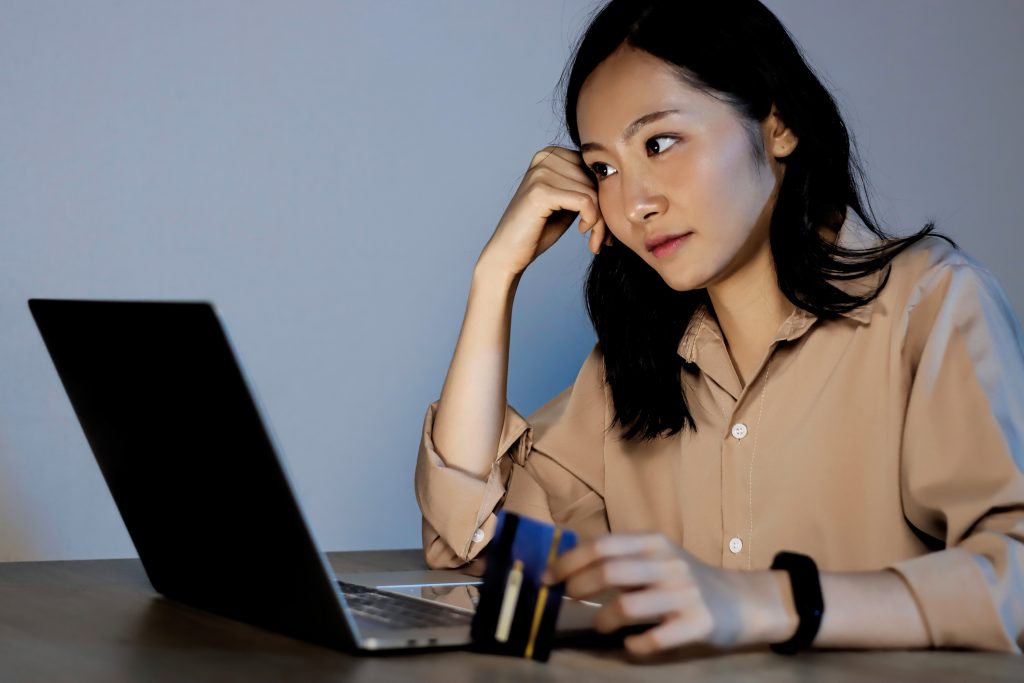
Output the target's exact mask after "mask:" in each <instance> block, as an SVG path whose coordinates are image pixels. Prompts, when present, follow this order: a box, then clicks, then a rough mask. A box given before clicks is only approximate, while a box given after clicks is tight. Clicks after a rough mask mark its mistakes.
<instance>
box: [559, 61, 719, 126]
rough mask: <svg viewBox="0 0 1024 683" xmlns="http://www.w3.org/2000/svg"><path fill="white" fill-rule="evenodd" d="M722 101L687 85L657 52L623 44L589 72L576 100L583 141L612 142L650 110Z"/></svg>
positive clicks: (703, 111) (691, 111)
mask: <svg viewBox="0 0 1024 683" xmlns="http://www.w3.org/2000/svg"><path fill="white" fill-rule="evenodd" d="M722 105H723V103H722V102H720V101H718V100H716V99H715V98H713V97H711V96H710V95H707V94H706V93H704V92H701V91H700V90H697V89H696V88H694V87H692V86H690V85H687V84H686V83H684V82H683V81H682V80H680V78H679V76H678V75H677V74H676V72H675V71H674V70H673V69H672V67H671V66H670V65H669V64H667V63H666V62H664V61H663V60H661V59H660V58H658V57H655V56H654V55H652V54H650V53H648V52H644V51H642V50H638V49H636V48H634V47H631V46H629V45H626V44H623V45H622V46H620V47H619V48H618V49H617V50H616V51H615V52H613V53H612V54H611V55H609V56H608V57H607V58H606V59H605V60H604V61H603V62H601V63H600V64H598V66H597V68H596V69H594V71H593V72H591V74H590V75H589V76H588V77H587V79H586V80H585V81H584V82H583V86H582V88H581V89H580V95H579V99H578V100H577V103H576V124H577V127H578V129H579V133H580V141H581V142H598V141H600V142H602V143H605V144H613V143H615V142H617V141H618V138H619V134H620V133H621V132H622V130H623V129H624V128H625V127H626V126H627V125H629V124H630V123H631V122H632V121H634V120H636V119H637V118H639V117H640V116H643V115H645V114H650V113H651V112H656V111H664V110H667V109H679V110H681V111H682V112H683V114H684V115H692V116H701V115H708V114H710V113H712V112H717V111H718V110H720V109H721V106H722Z"/></svg>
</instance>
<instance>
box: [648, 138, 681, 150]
mask: <svg viewBox="0 0 1024 683" xmlns="http://www.w3.org/2000/svg"><path fill="white" fill-rule="evenodd" d="M659 140H669V143H668V144H665V145H662V144H660V143H659V142H658V141H659ZM677 142H679V138H677V137H674V136H672V135H659V136H658V137H656V138H651V139H650V140H648V141H647V149H649V150H651V151H653V152H654V153H655V154H661V153H662V152H664V151H665V150H666V149H668V148H669V147H671V146H672V145H674V144H676V143H677ZM652 145H653V147H654V148H656V149H652Z"/></svg>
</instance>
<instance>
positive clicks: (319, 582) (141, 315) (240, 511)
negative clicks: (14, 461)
mask: <svg viewBox="0 0 1024 683" xmlns="http://www.w3.org/2000/svg"><path fill="white" fill-rule="evenodd" d="M29 308H30V310H31V311H32V315H33V317H34V318H35V321H36V324H37V326H38V327H39V331H40V332H41V333H42V337H43V340H44V342H45V343H46V348H47V349H48V351H49V353H50V356H51V358H52V359H53V363H54V365H55V366H56V368H57V373H58V375H59V376H60V379H61V382H63V384H64V388H65V390H66V391H67V394H68V397H69V398H70V400H71V405H72V407H73V408H74V410H75V413H76V415H77V416H78V419H79V422H80V423H81V425H82V429H83V430H84V432H85V435H86V438H87V439H88V442H89V445H90V446H91V448H92V451H93V454H94V455H95V457H96V461H97V462H98V463H99V466H100V470H101V471H102V473H103V477H104V479H105V480H106V482H107V485H108V487H109V488H110V492H111V494H112V495H113V498H114V501H115V503H116V504H117V508H118V511H119V512H120V513H121V517H122V519H123V520H124V523H125V526H126V527H127V528H128V533H129V535H130V536H131V539H132V542H133V543H134V544H135V548H136V550H137V551H138V553H139V558H140V559H141V561H142V564H143V567H144V568H145V570H146V574H147V575H148V577H149V580H150V582H151V583H152V584H153V587H154V588H155V589H156V590H157V591H159V592H160V593H162V594H163V595H165V596H166V597H168V598H170V599H172V600H176V601H179V602H183V603H186V604H188V605H192V606H194V607H197V608H199V609H203V610H207V611H210V612H215V613H217V614H221V615H224V616H227V617H230V618H232V619H237V620H239V621H244V622H247V623H250V624H253V625H255V626H260V627H262V628H266V629H269V630H272V631H277V632H279V633H283V634H285V635H289V636H292V637H295V638H299V639H302V640H306V641H310V642H314V643H318V644H321V645H325V646H328V647H333V648H336V649H349V648H351V647H353V646H354V638H353V636H352V634H353V633H354V632H355V625H354V623H352V622H351V621H350V619H351V618H352V617H351V615H350V614H349V613H348V612H347V610H344V609H343V608H342V605H341V601H340V598H339V596H338V592H337V590H336V584H335V583H334V578H333V576H332V575H331V574H330V573H329V571H328V568H327V566H326V564H325V560H324V557H323V555H322V554H321V553H320V551H319V549H318V548H317V546H316V543H315V540H314V539H313V536H312V534H311V533H310V530H309V527H308V525H307V524H306V520H305V518H304V515H303V513H302V510H301V509H300V507H299V505H298V502H297V500H296V498H295V495H294V493H293V492H292V489H291V487H290V485H289V483H288V479H287V476H286V473H285V471H284V469H283V467H282V465H281V463H280V461H279V459H278V457H277V455H276V452H275V449H274V446H273V444H272V441H271V437H270V435H269V434H268V432H267V429H266V428H265V425H264V422H263V420H262V419H261V417H260V413H259V410H258V408H257V406H256V405H255V403H254V401H253V398H252V395H251V393H250V392H249V389H248V386H247V384H246V381H245V379H244V377H243V374H242V371H241V368H240V367H239V365H238V363H237V362H236V359H235V355H234V353H233V351H232V348H231V344H230V342H229V340H228V338H227V336H226V334H225V332H224V329H223V327H222V326H221V324H220V321H219V320H218V317H217V314H216V312H215V311H214V308H213V307H212V306H211V305H210V304H209V303H203V302H195V303H186V302H135V301H72V300H43V299H32V300H30V301H29Z"/></svg>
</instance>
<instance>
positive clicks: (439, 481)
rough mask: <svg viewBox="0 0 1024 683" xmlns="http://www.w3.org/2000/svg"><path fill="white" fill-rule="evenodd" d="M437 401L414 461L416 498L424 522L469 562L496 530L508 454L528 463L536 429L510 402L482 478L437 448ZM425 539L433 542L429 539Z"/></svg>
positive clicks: (504, 486)
mask: <svg viewBox="0 0 1024 683" xmlns="http://www.w3.org/2000/svg"><path fill="white" fill-rule="evenodd" d="M437 404H438V401H434V402H433V403H431V404H430V406H429V407H428V408H427V414H426V416H425V417H424V421H423V434H422V438H421V440H420V448H419V454H418V456H417V460H416V500H417V502H418V503H419V506H420V511H421V512H422V514H423V518H424V521H425V522H426V525H429V527H431V528H433V530H434V531H435V532H436V534H437V535H438V536H439V537H440V539H441V540H442V541H444V542H445V543H446V544H447V545H448V546H449V547H450V548H451V550H452V552H453V553H454V554H455V555H456V556H457V557H458V558H459V559H460V560H462V561H463V562H468V561H470V560H472V559H473V558H474V557H475V556H477V555H478V554H479V553H480V551H481V550H483V548H484V547H485V546H486V545H487V543H488V541H490V539H491V537H492V536H493V535H494V528H495V524H496V518H495V514H494V512H495V509H496V508H497V507H498V505H499V504H500V503H501V501H502V499H503V498H504V496H505V491H506V486H507V483H508V477H509V473H510V471H511V462H509V460H508V458H510V459H511V460H512V461H514V462H515V463H517V464H519V465H523V464H525V462H526V459H527V458H528V457H529V453H530V449H531V448H532V445H533V444H532V429H530V425H529V423H527V421H526V420H525V419H524V418H523V417H522V415H520V414H519V413H518V412H516V410H515V409H514V408H512V407H511V406H509V405H507V404H506V406H505V422H504V425H503V426H502V430H501V436H500V438H499V441H498V452H497V454H496V456H495V459H494V462H493V463H492V464H491V469H490V472H488V475H487V478H486V479H483V480H482V479H480V478H479V477H477V476H476V475H474V474H472V473H470V472H467V471H465V470H462V469H459V468H457V467H450V466H449V465H448V464H447V463H446V462H445V460H444V458H443V457H442V456H441V454H440V453H438V452H437V449H436V448H435V447H434V440H433V427H434V417H435V414H436V411H437ZM506 456H507V457H506ZM426 525H425V526H426ZM424 542H425V545H428V544H429V541H428V539H426V538H424ZM428 564H430V559H429V558H428Z"/></svg>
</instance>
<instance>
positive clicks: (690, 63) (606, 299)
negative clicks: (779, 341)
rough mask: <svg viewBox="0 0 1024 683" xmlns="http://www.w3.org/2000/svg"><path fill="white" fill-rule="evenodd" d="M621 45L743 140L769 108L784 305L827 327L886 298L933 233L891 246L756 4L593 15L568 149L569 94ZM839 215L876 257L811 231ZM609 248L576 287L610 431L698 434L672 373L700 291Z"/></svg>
mask: <svg viewBox="0 0 1024 683" xmlns="http://www.w3.org/2000/svg"><path fill="white" fill-rule="evenodd" d="M623 43H627V44H628V45H630V46H632V47H634V48H637V49H640V50H643V51H645V52H648V53H650V54H651V55H654V56H655V57H659V58H660V59H662V60H664V61H665V62H668V63H669V64H670V65H675V71H676V72H677V74H678V75H679V78H680V79H681V80H682V81H683V82H685V83H686V84H687V85H690V86H692V87H695V88H697V89H699V90H701V91H703V92H705V93H708V94H710V95H713V96H715V97H717V98H719V99H721V100H723V101H725V102H727V103H728V104H730V105H731V106H732V107H733V108H734V109H735V111H736V112H737V113H738V114H739V115H740V117H741V118H742V119H743V120H744V122H745V123H746V124H747V125H748V130H753V128H754V126H756V122H760V121H763V120H764V119H765V118H766V117H767V116H768V115H769V113H770V112H771V107H772V104H773V103H774V104H775V106H776V107H777V108H778V111H779V115H780V116H781V118H782V120H783V121H785V123H786V125H787V126H788V127H789V128H790V129H791V130H792V131H793V133H794V134H795V135H796V137H797V139H798V140H799V144H798V145H797V146H796V149H795V150H794V151H793V152H792V153H791V154H790V155H789V156H787V157H785V158H783V159H781V160H780V161H781V162H782V163H784V164H785V168H786V172H785V175H784V177H783V181H782V184H781V186H780V188H779V191H778V195H777V199H776V204H775V207H774V210H773V213H772V216H771V224H770V237H769V241H770V244H771V252H772V258H773V259H774V262H775V269H776V272H777V275H778V283H779V288H780V289H781V291H782V293H783V294H784V295H785V296H786V298H787V299H789V301H791V302H792V303H793V304H794V305H796V306H798V307H800V308H802V309H804V310H807V311H809V312H810V313H813V314H814V315H816V316H819V317H821V318H825V319H828V318H835V317H837V316H839V315H842V314H844V313H848V312H850V311H852V310H854V309H856V308H858V307H859V306H862V305H864V304H865V303H867V302H869V301H871V300H872V299H874V298H875V297H876V296H878V293H879V292H880V291H881V289H882V287H884V286H885V283H886V281H887V280H888V275H889V270H888V266H889V263H890V262H891V261H892V259H893V258H895V257H896V255H897V254H899V253H900V252H901V251H903V250H904V249H906V248H907V247H909V246H910V245H912V244H913V243H915V242H917V241H918V240H920V239H921V238H923V237H925V236H926V235H928V234H929V233H931V232H932V230H933V229H934V227H935V226H934V224H933V223H931V222H929V223H928V224H926V225H925V227H924V228H922V229H921V230H920V231H919V232H917V233H915V234H913V235H910V236H908V237H904V238H895V237H892V236H890V235H887V234H886V233H885V232H883V231H882V229H881V228H879V227H878V225H877V220H876V219H875V218H874V217H873V212H872V211H871V208H870V201H869V199H868V197H867V195H866V192H865V191H864V190H863V189H862V188H863V186H864V184H865V180H864V174H863V171H862V169H861V166H860V164H859V162H858V160H857V157H856V154H855V152H854V151H853V150H852V149H851V140H850V135H849V132H848V131H847V128H846V125H845V124H844V123H843V119H842V116H841V115H840V113H839V110H838V108H837V106H836V103H835V101H834V100H833V98H832V96H831V95H830V94H829V92H828V90H826V88H825V87H824V86H823V85H822V83H821V81H819V80H818V78H817V77H816V76H815V74H814V73H813V71H812V70H811V68H810V67H809V66H808V65H807V63H806V62H805V61H804V59H803V57H802V55H801V54H800V51H799V49H798V48H797V46H796V45H795V44H794V42H793V39H792V38H791V37H790V35H789V33H788V32H787V31H786V29H785V27H783V25H782V24H781V23H780V22H779V20H778V19H777V18H776V17H775V15H774V14H772V13H771V11H769V10H768V8H766V7H765V6H764V5H762V4H761V3H760V2H758V1H757V0H716V1H715V2H706V1H688V0H646V1H645V0H612V1H611V2H609V3H608V4H607V5H605V6H604V7H603V8H602V9H600V11H599V12H597V13H596V15H595V17H594V19H593V20H592V21H591V23H590V25H589V26H588V28H587V29H586V31H585V32H584V34H583V36H582V37H581V38H580V40H579V42H578V43H577V45H576V48H575V51H574V56H573V58H572V60H571V61H570V63H569V64H568V65H567V67H566V71H565V73H563V75H562V80H561V84H564V89H565V101H564V107H565V125H566V128H567V130H568V133H569V137H570V138H571V139H572V141H573V143H574V144H575V145H576V147H577V148H578V147H579V145H580V137H579V130H578V128H577V125H576V103H577V99H578V98H579V94H580V88H581V87H582V85H583V82H584V81H585V80H586V78H587V76H588V75H590V73H591V72H592V71H593V70H594V69H595V68H596V67H597V66H598V64H600V63H601V62H602V61H604V59H605V58H606V57H608V56H609V55H610V54H611V53H612V52H614V51H615V50H616V49H617V48H618V47H619V46H620V45H622V44H623ZM751 123H753V124H754V126H751V125H750V124H751ZM754 132H755V133H756V138H757V140H756V147H755V148H754V151H755V152H756V151H757V150H758V149H760V150H762V151H763V146H764V143H763V140H761V138H760V132H759V131H754ZM588 172H589V171H588ZM862 196H863V200H862ZM847 207H849V209H851V210H852V211H853V212H854V213H856V214H857V216H858V217H859V218H860V222H861V223H862V224H863V225H864V226H865V227H866V228H868V229H869V230H870V231H871V232H873V233H874V234H876V235H877V236H878V237H879V238H881V241H880V242H879V243H878V245H877V246H875V247H871V248H868V249H859V250H855V249H847V248H843V247H841V246H839V245H837V244H833V242H832V241H830V240H828V239H826V238H825V237H823V236H821V235H820V233H819V228H820V227H822V226H828V227H831V228H834V229H838V228H839V227H840V226H841V225H842V223H843V222H844V220H845V219H846V213H847ZM937 236H939V237H942V236H941V235H937ZM612 239H613V241H615V242H616V244H615V245H614V247H613V248H604V249H601V251H600V253H599V254H598V255H597V256H595V257H594V259H593V262H592V263H591V265H590V269H589V270H588V272H587V279H586V303H587V311H588V313H589V315H590V320H591V322H592V323H593V325H594V330H595V331H596V333H597V340H598V341H597V343H598V350H599V351H600V352H601V353H602V355H603V357H604V366H605V380H606V381H607V383H608V385H609V387H610V390H611V394H612V397H613V400H614V407H615V410H614V419H613V421H612V425H611V426H612V427H614V426H615V425H619V426H621V427H622V428H623V429H624V430H625V432H624V434H623V437H624V438H625V439H627V440H634V439H637V438H639V439H641V440H653V439H655V438H658V437H659V436H666V435H672V434H675V433H677V432H679V431H680V430H683V429H685V428H687V427H689V428H691V429H694V430H696V423H695V422H694V420H693V416H692V415H691V414H690V410H689V407H688V405H687V401H686V396H685V395H684V392H683V391H682V373H683V372H688V371H693V370H694V368H692V367H688V365H687V364H686V363H685V362H684V361H683V359H682V358H681V357H680V356H679V355H678V352H677V349H678V346H679V342H680V339H681V338H682V335H683V333H684V332H685V330H686V327H687V325H688V324H689V322H690V319H691V318H692V316H693V314H694V313H695V312H696V310H697V309H698V308H699V306H700V305H701V304H706V303H707V292H706V290H703V289H701V290H693V291H684V292H678V291H675V290H673V289H672V288H671V287H669V286H668V285H667V284H666V283H665V281H664V280H662V278H661V277H660V276H659V275H658V274H657V272H656V271H655V270H654V269H653V268H651V267H650V266H649V265H648V264H647V263H645V262H644V261H643V259H642V258H640V257H639V256H638V255H636V254H635V253H633V252H632V251H631V250H630V249H628V248H626V247H625V246H623V245H622V244H621V243H617V240H615V238H614V236H612ZM944 239H947V240H948V238H944ZM948 241H950V242H951V243H952V240H948ZM954 246H955V244H954ZM883 269H885V273H884V274H883V277H882V278H881V280H880V284H879V285H878V286H877V288H875V289H874V291H871V292H868V293H866V294H864V295H861V296H858V295H856V294H853V293H848V292H846V291H844V290H843V289H840V288H839V287H837V286H835V285H834V284H832V283H831V282H830V280H840V281H842V280H852V279H856V278H860V277H863V276H867V275H871V274H874V273H877V272H879V271H881V270H883Z"/></svg>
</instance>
